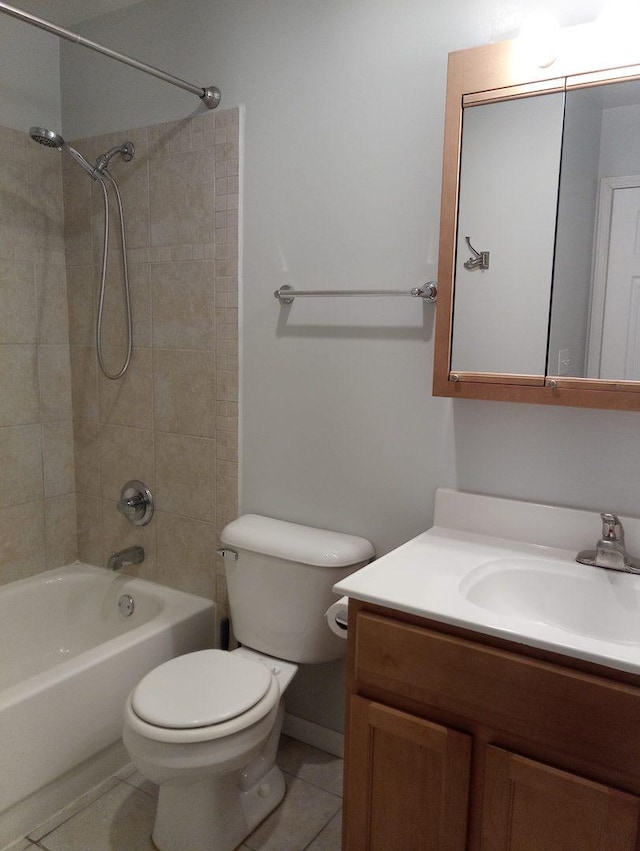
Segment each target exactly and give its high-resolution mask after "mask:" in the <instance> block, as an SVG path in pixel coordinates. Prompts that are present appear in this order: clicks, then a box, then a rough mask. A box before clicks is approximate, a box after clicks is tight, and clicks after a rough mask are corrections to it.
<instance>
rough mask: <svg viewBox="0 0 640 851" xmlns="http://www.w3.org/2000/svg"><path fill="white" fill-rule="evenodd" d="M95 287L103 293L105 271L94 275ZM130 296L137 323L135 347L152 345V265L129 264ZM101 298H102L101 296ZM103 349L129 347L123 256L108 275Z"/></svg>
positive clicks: (110, 264) (135, 324)
mask: <svg viewBox="0 0 640 851" xmlns="http://www.w3.org/2000/svg"><path fill="white" fill-rule="evenodd" d="M94 276H95V286H96V289H97V292H98V294H99V287H100V281H101V276H102V270H101V268H96V270H95V272H94ZM128 277H129V293H130V298H131V317H132V323H133V345H134V346H150V345H151V288H150V284H149V264H148V263H138V262H133V263H129V264H128ZM98 298H99V295H98ZM100 339H101V340H102V345H103V346H126V344H127V313H126V309H125V300H124V277H123V271H122V266H121V261H120V258H119V257H113V259H110V260H109V267H108V271H107V275H106V286H105V295H104V309H103V312H102V333H101V338H100Z"/></svg>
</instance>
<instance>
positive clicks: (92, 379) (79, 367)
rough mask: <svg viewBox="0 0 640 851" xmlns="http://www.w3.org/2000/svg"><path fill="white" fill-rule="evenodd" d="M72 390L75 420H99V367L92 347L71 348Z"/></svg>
mask: <svg viewBox="0 0 640 851" xmlns="http://www.w3.org/2000/svg"><path fill="white" fill-rule="evenodd" d="M69 358H70V361H71V390H72V394H71V395H72V398H73V418H74V419H75V420H85V421H92V420H96V421H97V419H98V365H97V361H96V352H95V349H94V348H93V347H92V346H91V347H89V346H71V349H70V351H69Z"/></svg>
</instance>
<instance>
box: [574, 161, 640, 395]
mask: <svg viewBox="0 0 640 851" xmlns="http://www.w3.org/2000/svg"><path fill="white" fill-rule="evenodd" d="M595 261H596V264H595V272H594V282H593V293H592V309H591V324H590V333H589V348H588V359H587V375H588V377H590V378H608V379H624V380H625V381H640V176H630V177H626V178H625V177H623V178H612V179H611V178H610V179H606V178H605V179H604V180H602V182H601V188H600V203H599V211H598V222H597V238H596V250H595Z"/></svg>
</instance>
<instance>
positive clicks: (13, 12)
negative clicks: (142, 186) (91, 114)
mask: <svg viewBox="0 0 640 851" xmlns="http://www.w3.org/2000/svg"><path fill="white" fill-rule="evenodd" d="M0 12H2V13H3V14H5V15H9V16H10V17H11V18H17V19H18V20H19V21H24V22H25V23H26V24H31V25H32V26H34V27H38V28H39V29H41V30H45V31H46V32H50V33H53V34H54V35H57V36H58V37H59V38H64V39H66V40H67V41H71V42H73V44H80V45H82V47H88V48H89V50H95V52H96V53H102V54H103V55H104V56H108V57H110V58H111V59H115V60H116V61H118V62H123V63H124V64H125V65H130V66H131V67H132V68H137V69H138V71H144V73H145V74H150V75H151V76H152V77H157V78H158V79H159V80H164V82H165V83H170V84H171V85H172V86H177V87H178V88H179V89H184V91H186V92H191V94H194V95H198V97H199V98H200V100H201V101H202V102H203V103H204V104H205V105H206V106H207V107H208V108H209V109H215V108H216V106H218V104H219V103H220V98H221V95H220V89H218V88H216V86H207V87H206V88H203V87H202V86H194V85H193V84H192V83H188V82H187V81H186V80H181V79H180V77H175V76H174V75H173V74H168V73H167V72H166V71H162V70H161V69H160V68H155V67H154V66H153V65H147V64H146V63H144V62H140V61H139V60H138V59H133V58H132V57H131V56H125V54H124V53H118V52H117V51H116V50H111V48H110V47H103V45H101V44H98V43H97V42H95V41H90V40H89V39H88V38H84V37H83V36H81V35H78V34H77V33H74V32H71V30H65V29H64V28H63V27H59V26H58V25H57V24H54V23H52V22H51V21H46V20H45V19H44V18H38V17H37V16H36V15H31V14H30V13H29V12H23V11H22V9H17V8H16V7H15V6H10V5H9V4H8V3H2V2H0Z"/></svg>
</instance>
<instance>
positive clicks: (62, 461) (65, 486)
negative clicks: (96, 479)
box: [42, 420, 75, 497]
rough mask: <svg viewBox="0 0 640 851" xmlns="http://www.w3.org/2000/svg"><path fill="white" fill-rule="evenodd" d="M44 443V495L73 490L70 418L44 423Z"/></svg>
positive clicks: (71, 491) (60, 493) (71, 426)
mask: <svg viewBox="0 0 640 851" xmlns="http://www.w3.org/2000/svg"><path fill="white" fill-rule="evenodd" d="M42 432H43V444H44V495H45V497H51V496H62V495H64V494H71V493H74V491H75V467H74V457H73V424H72V422H71V420H65V421H63V422H57V423H45V424H44V425H43V427H42Z"/></svg>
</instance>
